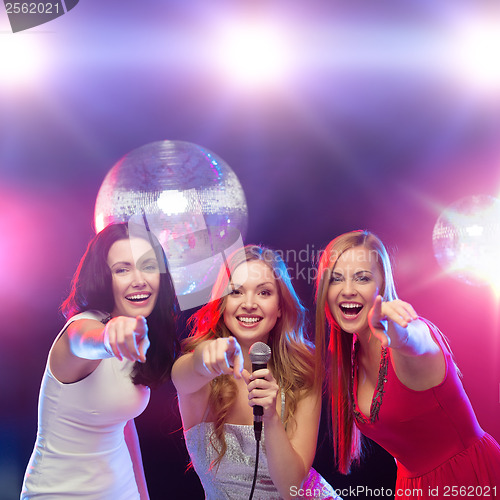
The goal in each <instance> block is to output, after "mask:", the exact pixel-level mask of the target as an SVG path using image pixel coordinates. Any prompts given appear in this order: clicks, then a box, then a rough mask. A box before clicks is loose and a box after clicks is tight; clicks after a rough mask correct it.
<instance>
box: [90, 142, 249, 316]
mask: <svg viewBox="0 0 500 500" xmlns="http://www.w3.org/2000/svg"><path fill="white" fill-rule="evenodd" d="M116 222H129V223H130V222H134V223H135V224H138V225H144V226H146V227H147V228H148V229H149V230H151V231H152V232H153V233H154V234H155V235H156V237H157V238H158V240H159V241H160V243H161V244H162V246H163V248H164V250H165V253H166V255H167V259H168V263H169V270H170V273H171V274H172V279H173V281H174V286H175V290H176V294H177V297H178V299H179V304H180V306H181V309H188V308H191V307H196V306H198V305H201V304H203V303H205V302H207V301H208V299H209V296H210V290H211V287H212V285H213V283H214V282H215V277H216V275H217V273H218V271H219V269H220V266H221V265H222V264H223V262H224V260H225V257H226V256H227V255H229V254H230V253H231V252H233V251H234V250H236V249H238V248H241V247H242V246H243V241H242V240H243V238H244V236H245V233H246V230H247V222H248V210H247V204H246V200H245V194H244V192H243V189H242V187H241V184H240V182H239V180H238V178H237V177H236V175H235V173H234V172H233V170H232V169H231V168H230V167H229V165H228V164H227V163H226V162H225V161H224V160H222V159H221V158H220V157H219V156H217V155H216V154H215V153H212V152H211V151H209V150H208V149H206V148H203V147H201V146H198V145H196V144H192V143H190V142H184V141H158V142H153V143H150V144H147V145H145V146H142V147H140V148H137V149H134V150H133V151H131V152H130V153H128V154H126V155H125V156H124V157H123V158H122V159H121V160H119V161H118V162H117V163H116V164H115V165H114V166H113V167H112V168H111V170H110V171H109V172H108V174H107V175H106V177H105V179H104V181H103V183H102V185H101V187H100V189H99V193H98V195H97V200H96V204H95V214H94V224H95V228H96V231H97V232H98V231H100V230H102V229H103V228H104V227H106V226H107V225H108V224H111V223H116Z"/></svg>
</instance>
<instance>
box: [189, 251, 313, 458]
mask: <svg viewBox="0 0 500 500" xmlns="http://www.w3.org/2000/svg"><path fill="white" fill-rule="evenodd" d="M250 261H261V262H264V263H265V264H266V265H268V266H269V268H270V269H271V271H272V272H273V276H274V279H275V280H276V284H277V288H278V296H279V306H280V309H281V317H280V318H278V320H277V322H276V324H275V326H274V327H273V329H272V330H271V332H270V333H269V339H268V344H269V346H270V347H271V360H270V363H269V365H270V369H271V370H272V372H273V374H274V376H275V378H276V381H277V382H278V385H279V387H280V388H281V389H282V390H283V391H284V393H285V397H286V409H285V416H284V424H285V425H286V424H289V423H293V422H294V412H295V410H296V408H297V403H298V402H299V401H300V399H302V398H303V397H304V396H305V395H307V394H308V393H309V392H310V391H311V390H312V389H313V387H314V364H313V363H314V347H313V345H312V343H311V342H310V341H308V340H307V339H306V338H305V336H304V328H305V318H306V311H305V308H304V307H303V305H302V304H301V302H300V300H299V298H298V296H297V294H296V293H295V290H294V289H293V286H292V283H291V280H290V276H289V274H288V271H287V268H286V265H285V263H284V262H283V260H282V259H281V257H280V255H279V254H278V253H277V252H274V251H273V250H270V249H269V248H265V247H261V246H257V245H247V246H245V247H244V248H243V249H240V250H237V251H236V252H235V253H234V254H232V255H231V256H230V257H229V259H228V261H227V262H226V264H225V266H223V267H222V268H221V270H220V272H219V274H218V277H217V280H216V283H215V285H214V287H213V289H212V297H211V299H212V300H211V301H210V302H209V303H208V304H206V305H205V306H203V307H202V308H201V309H200V310H199V311H197V312H196V313H195V314H193V315H192V316H191V318H190V319H189V323H190V325H191V326H192V328H193V329H192V332H191V334H190V336H189V337H188V338H187V339H186V340H185V341H184V342H183V344H182V350H183V352H184V353H186V352H190V351H192V350H193V349H194V348H195V347H196V346H197V345H198V344H200V343H201V342H203V341H206V340H211V339H215V338H220V337H229V336H231V335H232V334H231V332H230V331H229V329H228V328H227V326H226V325H225V324H224V309H225V306H226V298H225V293H227V291H228V289H229V287H230V285H231V276H232V274H233V272H234V270H235V269H236V268H237V267H238V266H239V265H240V264H243V263H244V262H250ZM236 393H237V387H236V383H235V381H234V379H233V377H232V376H230V375H221V376H219V377H216V378H215V379H213V380H212V382H211V388H210V396H209V408H210V410H211V411H212V413H213V414H214V415H215V422H214V434H215V438H216V440H215V442H214V441H212V444H213V445H214V447H215V449H216V450H217V453H218V456H217V459H216V460H215V461H214V463H213V464H212V466H214V465H218V464H220V461H221V460H222V457H223V456H224V454H225V453H226V450H227V444H226V440H225V436H224V424H225V422H226V420H227V415H228V413H229V410H230V409H231V406H232V405H233V404H234V401H235V395H236Z"/></svg>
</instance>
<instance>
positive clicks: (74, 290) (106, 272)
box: [61, 223, 179, 387]
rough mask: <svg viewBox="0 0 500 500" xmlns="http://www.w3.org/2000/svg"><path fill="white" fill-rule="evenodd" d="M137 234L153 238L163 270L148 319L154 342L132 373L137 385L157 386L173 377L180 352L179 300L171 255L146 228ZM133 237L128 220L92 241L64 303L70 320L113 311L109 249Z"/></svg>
mask: <svg viewBox="0 0 500 500" xmlns="http://www.w3.org/2000/svg"><path fill="white" fill-rule="evenodd" d="M133 236H134V237H142V238H144V239H146V240H147V241H149V242H150V243H151V245H152V247H153V249H154V252H155V255H156V258H157V260H158V263H159V265H160V268H161V270H162V271H164V272H161V274H160V288H159V293H158V299H157V301H156V304H155V307H154V309H153V311H152V312H151V314H150V315H149V316H148V318H147V322H148V335H149V340H150V342H151V345H150V347H149V349H148V352H147V355H146V362H145V363H139V362H136V363H135V365H134V370H133V372H132V380H133V382H134V384H142V385H147V386H150V387H157V386H158V385H160V384H162V383H163V382H165V381H167V380H168V379H169V378H170V372H171V369H172V364H173V362H174V360H175V356H176V354H177V353H178V351H179V349H178V340H177V336H176V314H177V301H176V298H175V290H174V285H173V282H172V277H171V276H170V273H169V271H168V264H167V258H166V256H165V252H164V251H163V248H162V246H161V245H160V243H159V242H158V240H157V239H156V238H155V236H154V235H153V234H152V233H151V232H150V231H146V230H145V229H144V230H143V231H142V232H141V229H140V228H138V229H136V228H134V231H133ZM129 237H130V231H129V225H128V224H127V223H117V224H110V225H108V226H107V227H105V228H104V229H103V230H102V231H101V232H99V233H98V234H96V236H94V238H93V239H92V240H91V241H90V243H89V245H88V247H87V250H86V251H85V254H84V255H83V257H82V259H81V261H80V264H79V265H78V268H77V270H76V272H75V275H74V276H73V279H72V281H71V291H70V293H69V295H68V297H67V299H66V300H65V301H64V302H63V303H62V304H61V311H62V313H63V314H64V316H65V317H66V318H67V319H69V318H70V317H72V316H74V315H75V314H78V313H81V312H83V311H89V310H97V311H102V312H107V313H109V314H111V312H112V311H113V309H114V305H115V301H114V297H113V289H112V276H111V270H110V269H109V266H108V264H107V258H108V253H109V249H110V248H111V246H112V245H113V243H115V242H116V241H118V240H124V239H128V238H129Z"/></svg>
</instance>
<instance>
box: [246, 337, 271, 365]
mask: <svg viewBox="0 0 500 500" xmlns="http://www.w3.org/2000/svg"><path fill="white" fill-rule="evenodd" d="M248 354H249V355H250V361H251V362H252V364H254V365H265V364H267V362H268V361H269V360H270V359H271V348H270V347H269V346H268V345H267V344H264V342H255V344H252V345H251V346H250V350H249V351H248Z"/></svg>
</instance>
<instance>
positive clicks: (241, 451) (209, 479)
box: [184, 422, 340, 500]
mask: <svg viewBox="0 0 500 500" xmlns="http://www.w3.org/2000/svg"><path fill="white" fill-rule="evenodd" d="M213 429H214V426H213V423H212V422H202V423H200V424H198V425H195V426H194V427H192V428H191V429H188V430H187V431H184V437H185V440H186V447H187V449H188V452H189V455H190V457H191V460H192V462H193V466H194V469H195V471H196V473H197V474H198V476H199V478H200V481H201V483H202V485H203V488H204V490H205V495H206V497H205V498H206V499H207V500H226V499H227V500H248V498H249V496H250V490H251V486H252V481H253V473H254V468H255V452H256V445H255V437H254V432H253V426H251V425H236V424H225V426H224V432H225V436H226V443H227V452H226V454H225V455H224V457H223V458H222V461H221V463H220V465H219V467H218V468H216V467H214V468H211V463H212V461H213V460H215V459H216V458H217V452H216V450H215V449H214V447H213V445H212V443H211V440H210V437H211V435H212V433H213ZM260 446H261V450H260V455H259V469H258V476H257V482H256V486H255V493H254V499H255V500H279V499H281V497H280V495H279V493H278V491H277V490H276V488H275V486H274V484H273V482H272V480H271V477H270V475H269V469H268V465H267V457H266V451H265V450H266V443H265V435H264V433H263V434H262V439H261V444H260ZM302 490H304V492H308V493H309V494H306V495H305V496H304V495H303V496H299V495H296V496H295V498H315V499H323V500H329V499H340V497H337V496H336V495H335V492H334V490H333V488H332V487H331V485H330V484H329V483H328V482H326V481H325V479H324V478H323V477H322V476H321V475H320V474H318V473H317V472H316V471H315V470H314V469H311V470H310V472H309V476H308V478H307V479H306V481H305V482H304V485H303V487H302Z"/></svg>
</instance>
